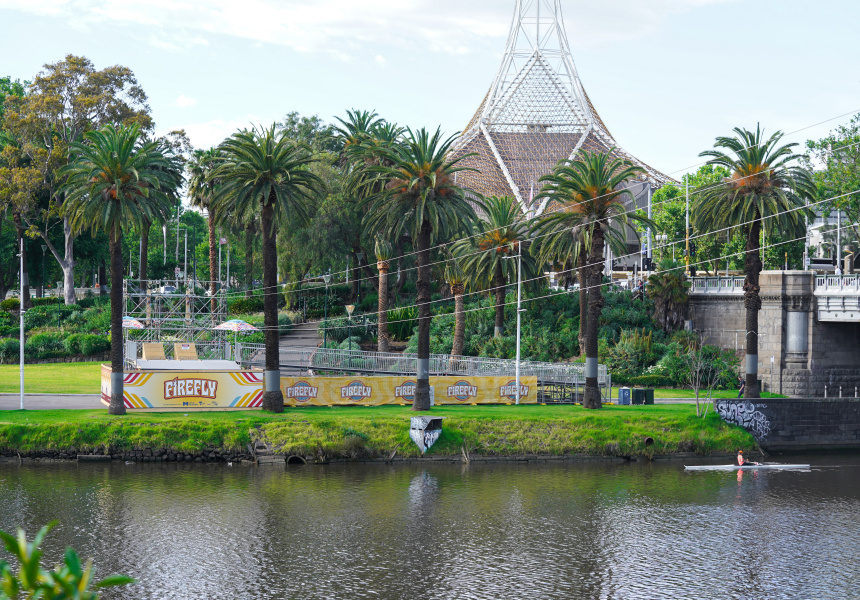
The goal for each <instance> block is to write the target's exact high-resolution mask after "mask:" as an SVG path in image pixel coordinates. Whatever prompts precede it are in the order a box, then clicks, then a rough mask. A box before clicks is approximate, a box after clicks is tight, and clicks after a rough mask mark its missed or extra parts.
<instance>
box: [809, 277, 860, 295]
mask: <svg viewBox="0 0 860 600" xmlns="http://www.w3.org/2000/svg"><path fill="white" fill-rule="evenodd" d="M815 292H816V293H824V294H827V293H837V294H857V293H860V275H816V276H815Z"/></svg>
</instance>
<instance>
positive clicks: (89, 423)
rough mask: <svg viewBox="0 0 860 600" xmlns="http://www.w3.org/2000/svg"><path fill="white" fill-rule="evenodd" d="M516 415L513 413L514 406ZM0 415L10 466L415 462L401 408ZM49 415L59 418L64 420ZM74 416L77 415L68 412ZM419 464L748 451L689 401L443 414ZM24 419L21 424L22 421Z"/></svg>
mask: <svg viewBox="0 0 860 600" xmlns="http://www.w3.org/2000/svg"><path fill="white" fill-rule="evenodd" d="M516 408H519V410H511V409H516ZM42 412H44V413H54V414H51V415H46V416H40V414H39V411H33V412H29V411H27V412H26V413H21V412H20V411H14V412H12V411H6V412H4V413H0V455H2V456H4V457H5V458H7V459H10V458H11V459H18V458H19V457H20V458H36V459H74V458H77V456H78V455H99V456H110V457H111V459H113V460H134V461H142V462H220V461H228V462H229V461H234V460H249V459H254V458H258V457H260V456H269V457H272V458H274V459H275V460H278V457H279V459H280V460H286V459H287V458H289V457H300V458H301V460H302V461H303V462H317V463H325V462H328V461H331V460H390V459H392V458H395V457H396V458H398V459H417V458H420V457H421V455H420V452H419V451H418V449H417V447H416V446H415V444H414V443H413V442H412V441H411V440H410V439H409V421H408V419H407V418H406V417H408V416H412V415H414V414H415V413H412V412H411V411H410V410H409V409H408V408H407V407H390V408H389V407H385V408H374V409H371V410H368V409H367V408H366V407H355V408H337V409H327V408H321V409H298V410H293V411H288V412H287V413H284V414H283V415H265V414H262V413H245V412H241V413H214V414H211V415H206V414H193V415H188V416H184V415H180V416H174V415H165V414H163V413H162V414H136V415H131V416H126V417H121V418H117V417H108V416H107V415H105V414H104V412H103V411H42ZM56 413H65V414H66V415H67V417H66V418H65V419H64V418H63V415H59V414H56ZM72 413H80V414H72ZM433 414H434V415H438V416H444V417H446V419H445V422H444V427H443V433H442V435H441V437H440V438H439V440H438V441H437V443H436V444H435V445H434V446H433V447H432V448H431V449H430V450H429V451H428V453H427V455H426V457H428V458H437V459H439V458H446V457H448V458H455V459H458V460H462V457H464V456H470V457H476V458H486V459H504V458H510V457H523V456H533V457H558V458H563V457H568V458H569V457H575V456H593V457H615V458H618V457H622V458H645V459H651V458H654V457H658V456H672V455H689V454H697V455H701V456H707V455H724V454H731V453H736V452H737V450H738V449H739V448H742V449H745V450H754V449H755V448H756V444H755V440H754V439H753V438H752V436H751V435H750V434H749V433H747V432H746V431H744V430H743V429H741V428H738V427H735V426H732V425H728V424H726V423H724V422H723V421H722V420H721V419H720V418H719V416H718V415H716V414H714V413H710V414H709V415H708V416H707V417H705V418H697V417H696V416H695V412H694V408H693V407H692V406H687V405H664V406H657V407H647V409H640V408H638V407H636V408H631V407H606V408H605V409H603V410H601V411H597V412H594V411H586V410H585V409H582V408H580V407H570V406H564V407H562V406H554V407H551V406H537V407H452V408H451V409H448V410H445V409H441V408H440V409H436V410H434V411H433ZM25 418H26V420H25Z"/></svg>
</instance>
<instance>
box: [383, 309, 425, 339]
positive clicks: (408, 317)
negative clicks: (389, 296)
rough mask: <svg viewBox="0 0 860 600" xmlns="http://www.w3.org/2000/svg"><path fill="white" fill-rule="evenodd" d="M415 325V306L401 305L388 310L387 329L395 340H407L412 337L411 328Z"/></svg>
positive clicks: (416, 315) (416, 314)
mask: <svg viewBox="0 0 860 600" xmlns="http://www.w3.org/2000/svg"><path fill="white" fill-rule="evenodd" d="M417 326H418V307H417V306H403V307H401V308H393V309H391V310H389V311H388V331H389V333H391V337H392V339H394V340H395V341H398V342H405V341H408V340H409V338H410V337H412V330H413V329H415V328H416V327H417Z"/></svg>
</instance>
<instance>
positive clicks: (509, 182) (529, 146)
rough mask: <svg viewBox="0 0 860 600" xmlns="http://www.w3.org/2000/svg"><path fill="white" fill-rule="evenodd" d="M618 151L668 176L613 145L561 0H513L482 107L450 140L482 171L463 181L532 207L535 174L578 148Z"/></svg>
mask: <svg viewBox="0 0 860 600" xmlns="http://www.w3.org/2000/svg"><path fill="white" fill-rule="evenodd" d="M612 147H615V148H616V153H617V154H619V155H621V156H623V157H625V158H627V159H629V160H631V161H633V162H634V163H636V164H638V165H640V166H642V167H643V168H645V169H646V170H647V172H648V178H649V179H650V180H651V181H652V182H653V183H656V184H662V183H665V182H666V181H669V178H668V177H667V176H666V175H663V174H662V173H660V172H658V171H656V170H654V169H652V168H651V167H649V166H648V165H646V164H645V163H643V162H642V161H639V160H637V159H636V158H634V157H632V156H630V155H629V154H627V153H626V152H624V151H623V150H621V149H620V148H619V147H618V144H617V142H616V141H615V139H614V138H613V137H612V134H611V133H609V129H608V128H607V127H606V125H605V124H604V123H603V121H602V120H601V119H600V116H599V115H598V114H597V111H595V110H594V106H593V105H592V104H591V101H590V100H589V98H588V94H586V93H585V89H584V88H583V87H582V82H581V81H580V79H579V75H578V74H577V72H576V66H575V65H574V63H573V57H572V55H571V53H570V46H569V45H568V41H567V35H566V34H565V30H564V22H563V19H562V14H561V0H516V6H515V8H514V18H513V22H512V23H511V31H510V34H509V35H508V42H507V47H506V49H505V55H504V58H503V59H502V64H501V66H500V68H499V71H498V73H497V75H496V77H495V79H494V80H493V84H492V86H491V87H490V90H489V92H487V95H486V97H485V98H484V101H483V102H482V103H481V107H480V108H479V109H478V112H476V113H475V116H474V117H472V120H471V121H470V122H469V125H468V127H467V128H466V131H465V133H464V134H463V136H462V137H461V138H460V140H459V141H458V143H457V145H456V147H455V150H454V152H455V154H457V155H460V154H465V153H469V152H476V153H477V154H478V156H476V157H474V158H470V159H468V160H467V161H466V163H467V164H468V165H469V166H472V167H475V168H477V169H479V170H480V171H481V172H480V173H468V172H463V173H461V174H460V176H461V177H462V183H463V184H464V185H467V186H469V187H471V188H472V189H474V190H475V191H477V192H480V193H482V194H484V195H487V196H490V195H496V196H503V195H508V196H511V195H512V196H514V197H516V198H517V200H518V201H519V202H520V204H521V205H522V207H523V209H524V211H525V212H527V213H529V214H535V213H540V212H542V211H543V210H544V208H545V206H535V205H533V203H532V198H533V196H534V195H536V194H537V190H538V188H539V187H540V184H539V182H538V180H539V179H540V178H541V177H542V176H543V175H545V174H547V173H549V172H550V171H551V170H552V168H553V167H554V166H555V165H556V163H558V161H560V160H564V159H567V158H570V157H572V156H574V155H575V154H576V153H577V152H579V151H580V150H581V149H587V150H603V151H606V150H608V149H609V148H612Z"/></svg>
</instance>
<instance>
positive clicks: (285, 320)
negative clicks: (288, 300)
mask: <svg viewBox="0 0 860 600" xmlns="http://www.w3.org/2000/svg"><path fill="white" fill-rule="evenodd" d="M292 324H293V320H292V319H291V318H290V316H289V315H288V314H286V313H278V333H279V334H281V335H284V334H285V333H287V332H288V331H289V330H290V326H291V325H292Z"/></svg>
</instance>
